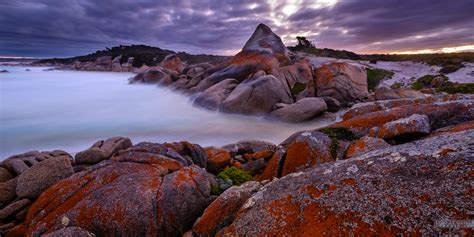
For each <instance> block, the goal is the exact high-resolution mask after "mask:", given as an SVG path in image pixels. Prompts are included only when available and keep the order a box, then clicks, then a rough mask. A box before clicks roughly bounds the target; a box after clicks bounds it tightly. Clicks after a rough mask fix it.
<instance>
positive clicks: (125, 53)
mask: <svg viewBox="0 0 474 237" xmlns="http://www.w3.org/2000/svg"><path fill="white" fill-rule="evenodd" d="M168 54H177V55H178V56H179V57H180V58H181V60H183V61H185V62H187V63H188V64H194V63H201V62H212V61H216V62H217V61H221V60H223V59H225V58H227V57H225V56H217V55H207V54H197V55H193V54H188V53H185V52H178V53H176V52H174V51H171V50H166V49H161V48H158V47H152V46H146V45H130V46H126V45H119V46H116V47H112V48H106V49H105V50H98V51H96V52H95V53H91V54H87V55H83V56H77V57H72V58H51V59H44V60H39V61H37V62H36V63H38V64H45V63H61V64H71V63H73V62H74V61H81V62H91V61H95V60H96V59H97V58H99V57H103V56H111V57H112V58H115V57H117V56H120V55H122V57H121V58H120V63H125V62H127V61H128V59H129V58H130V57H133V58H134V60H133V64H132V65H133V67H141V66H143V65H144V64H145V65H147V66H155V65H157V64H158V63H160V62H161V61H162V60H163V59H164V58H165V57H166V55H168Z"/></svg>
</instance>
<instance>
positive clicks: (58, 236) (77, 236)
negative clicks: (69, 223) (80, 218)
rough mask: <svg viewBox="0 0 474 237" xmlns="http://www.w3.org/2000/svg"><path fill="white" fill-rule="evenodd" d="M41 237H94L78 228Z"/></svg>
mask: <svg viewBox="0 0 474 237" xmlns="http://www.w3.org/2000/svg"><path fill="white" fill-rule="evenodd" d="M42 237H95V235H94V234H92V233H91V232H89V231H87V230H84V229H82V228H79V227H66V228H63V229H59V230H57V231H54V232H51V233H49V234H45V235H42Z"/></svg>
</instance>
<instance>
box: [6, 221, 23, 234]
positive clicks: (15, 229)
mask: <svg viewBox="0 0 474 237" xmlns="http://www.w3.org/2000/svg"><path fill="white" fill-rule="evenodd" d="M25 233H26V227H25V225H23V224H20V225H17V226H15V227H13V228H11V229H10V230H8V232H7V233H6V234H5V237H23V236H25Z"/></svg>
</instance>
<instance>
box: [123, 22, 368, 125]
mask: <svg viewBox="0 0 474 237" xmlns="http://www.w3.org/2000/svg"><path fill="white" fill-rule="evenodd" d="M314 65H315V64H314V63H312V61H311V60H310V59H309V58H307V57H305V56H302V55H295V54H293V53H290V52H288V49H287V47H286V46H285V45H284V44H283V42H282V41H281V39H280V37H279V36H278V35H276V34H275V33H274V32H273V31H272V30H271V29H270V28H269V27H268V26H266V25H264V24H259V25H258V26H257V28H256V29H255V31H254V33H253V34H252V36H251V37H250V39H249V40H248V41H247V42H246V43H245V45H244V47H243V48H242V50H241V51H240V52H239V53H237V54H236V55H234V56H233V57H230V58H228V59H227V60H225V61H223V62H221V63H219V64H217V65H212V64H209V63H201V64H193V65H189V66H184V65H183V64H182V62H181V60H180V59H179V57H178V56H177V55H175V54H171V55H168V56H167V57H166V58H165V60H163V62H161V64H160V65H159V66H153V67H149V68H145V69H143V70H144V71H142V72H140V73H139V74H137V75H136V76H135V77H134V78H132V79H131V80H130V82H131V83H136V82H142V83H150V84H159V85H162V86H169V87H170V88H172V89H175V90H179V91H182V92H184V93H186V94H189V95H191V98H193V99H194V105H196V106H199V107H203V108H206V109H209V110H218V111H220V112H226V113H241V114H247V115H269V114H270V113H272V111H273V112H274V113H272V115H269V116H268V117H273V118H276V119H280V120H282V121H285V122H294V123H296V122H303V121H306V120H309V119H312V118H314V117H316V116H317V115H320V114H321V113H322V112H323V111H326V110H328V111H329V112H337V111H338V110H339V109H340V108H341V107H342V106H347V105H351V104H353V103H354V102H357V101H360V100H365V99H367V98H366V97H367V93H368V90H367V75H366V72H365V69H364V68H363V67H362V66H360V65H357V66H356V65H352V64H348V63H346V62H337V63H331V62H329V61H328V64H322V65H317V66H316V68H315V66H314ZM315 97H320V98H323V100H324V104H326V105H327V106H326V107H327V108H326V107H325V106H323V105H322V104H323V102H321V99H318V98H315ZM305 99H307V100H305ZM309 100H313V101H318V102H317V103H311V104H310V105H311V108H307V105H309V104H307V102H308V101H309ZM300 101H301V102H300ZM279 103H282V104H288V105H289V106H288V107H286V106H285V108H284V109H282V108H281V107H282V105H278V104H279ZM303 103H304V104H303ZM287 110H288V111H287ZM294 111H296V113H295V114H292V112H294ZM300 115H301V116H300Z"/></svg>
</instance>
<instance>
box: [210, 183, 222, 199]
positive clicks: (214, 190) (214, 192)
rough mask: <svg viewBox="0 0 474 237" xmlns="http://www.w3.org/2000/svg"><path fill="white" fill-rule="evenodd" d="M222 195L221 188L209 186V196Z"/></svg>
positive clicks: (215, 185)
mask: <svg viewBox="0 0 474 237" xmlns="http://www.w3.org/2000/svg"><path fill="white" fill-rule="evenodd" d="M221 193H222V190H221V188H220V187H219V185H217V184H211V195H215V196H219V195H220V194H221Z"/></svg>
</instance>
